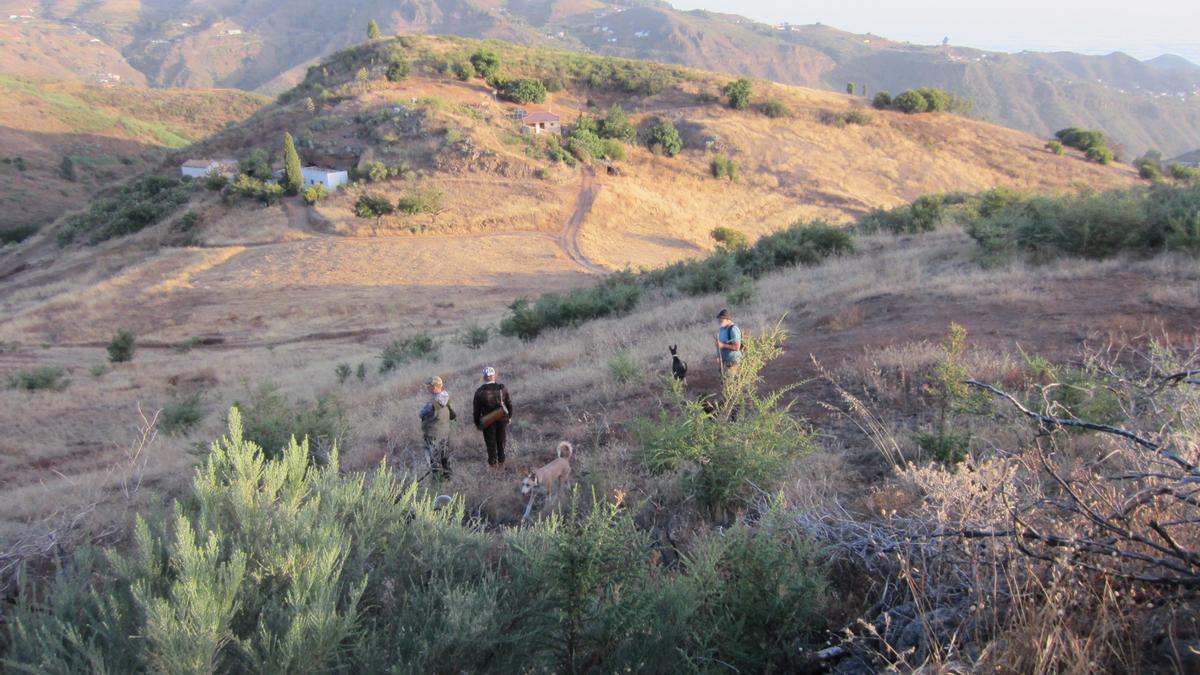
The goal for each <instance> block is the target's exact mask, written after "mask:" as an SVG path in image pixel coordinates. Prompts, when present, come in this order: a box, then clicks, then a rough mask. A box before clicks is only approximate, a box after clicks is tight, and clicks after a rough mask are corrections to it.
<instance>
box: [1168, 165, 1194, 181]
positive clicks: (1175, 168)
mask: <svg viewBox="0 0 1200 675" xmlns="http://www.w3.org/2000/svg"><path fill="white" fill-rule="evenodd" d="M1167 172H1168V173H1170V174H1171V178H1173V179H1175V180H1177V181H1184V182H1189V181H1200V168H1193V167H1189V166H1184V165H1182V164H1180V163H1178V162H1173V163H1171V165H1170V166H1168V167H1167Z"/></svg>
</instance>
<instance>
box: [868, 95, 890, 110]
mask: <svg viewBox="0 0 1200 675" xmlns="http://www.w3.org/2000/svg"><path fill="white" fill-rule="evenodd" d="M871 105H873V106H875V107H876V108H877V109H879V110H887V109H889V108H891V107H892V95H891V94H889V93H888V92H886V91H881V92H879V93H878V94H875V98H874V99H873V100H872V101H871Z"/></svg>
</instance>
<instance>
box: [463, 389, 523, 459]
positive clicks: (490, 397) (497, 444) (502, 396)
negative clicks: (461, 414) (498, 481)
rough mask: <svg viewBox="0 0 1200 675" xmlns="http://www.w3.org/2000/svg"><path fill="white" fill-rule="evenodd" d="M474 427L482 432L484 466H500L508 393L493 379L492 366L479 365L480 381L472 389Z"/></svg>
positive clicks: (510, 408)
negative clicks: (485, 462) (473, 396)
mask: <svg viewBox="0 0 1200 675" xmlns="http://www.w3.org/2000/svg"><path fill="white" fill-rule="evenodd" d="M472 407H473V409H474V410H473V412H474V417H475V428H476V429H479V430H480V431H482V432H483V444H484V445H486V446H487V453H488V466H500V467H503V466H504V443H505V441H506V440H508V423H509V422H510V421H511V420H512V414H513V406H512V397H510V396H509V395H508V389H506V388H505V387H504V385H503V384H500V383H499V382H497V381H496V369H495V368H493V367H491V366H488V367H487V368H484V369H483V385H482V386H480V387H479V389H477V390H475V400H474V402H473V405H472Z"/></svg>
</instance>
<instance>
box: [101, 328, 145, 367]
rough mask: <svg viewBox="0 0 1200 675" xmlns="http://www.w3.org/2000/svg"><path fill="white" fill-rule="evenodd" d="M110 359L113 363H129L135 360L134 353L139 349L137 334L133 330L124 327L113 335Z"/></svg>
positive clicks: (110, 342)
mask: <svg viewBox="0 0 1200 675" xmlns="http://www.w3.org/2000/svg"><path fill="white" fill-rule="evenodd" d="M106 349H107V350H108V360H109V361H111V362H112V363H127V362H129V361H132V360H133V353H134V351H136V350H137V336H136V335H134V333H133V331H131V330H128V329H125V328H122V329H121V330H118V331H117V333H116V335H113V338H112V340H110V341H109V343H108V347H106Z"/></svg>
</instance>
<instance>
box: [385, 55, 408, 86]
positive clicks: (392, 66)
mask: <svg viewBox="0 0 1200 675" xmlns="http://www.w3.org/2000/svg"><path fill="white" fill-rule="evenodd" d="M411 71H412V65H411V64H409V62H408V60H407V59H403V58H399V59H396V60H395V61H392V62H391V63H389V64H388V67H387V72H386V73H385V75H386V77H387V79H388V82H399V81H400V80H403V79H404V78H406V77H408V74H409V73H410V72H411Z"/></svg>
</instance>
